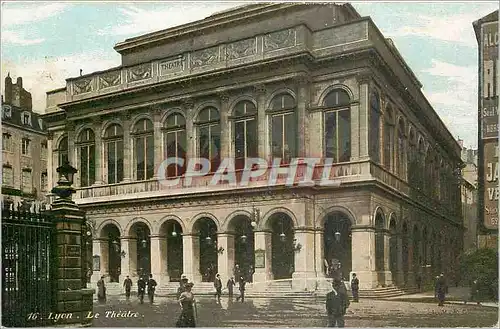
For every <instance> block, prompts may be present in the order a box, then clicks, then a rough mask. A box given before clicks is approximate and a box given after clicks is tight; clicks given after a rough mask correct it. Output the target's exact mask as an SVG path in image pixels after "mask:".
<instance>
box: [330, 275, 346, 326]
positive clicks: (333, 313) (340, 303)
mask: <svg viewBox="0 0 500 329" xmlns="http://www.w3.org/2000/svg"><path fill="white" fill-rule="evenodd" d="M332 288H333V289H332V291H330V292H329V293H328V294H327V295H326V312H327V314H328V327H339V328H343V327H344V315H345V314H346V312H347V308H348V307H349V298H348V297H347V289H346V287H345V285H344V282H342V280H341V279H339V278H334V279H333V282H332Z"/></svg>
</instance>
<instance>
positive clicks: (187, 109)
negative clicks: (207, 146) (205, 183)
mask: <svg viewBox="0 0 500 329" xmlns="http://www.w3.org/2000/svg"><path fill="white" fill-rule="evenodd" d="M182 107H183V108H184V113H185V115H186V147H187V149H186V161H189V159H191V158H194V157H195V156H196V140H195V139H196V138H195V137H196V134H195V131H194V130H195V126H194V120H195V118H194V117H193V116H194V102H193V100H192V99H186V100H185V101H184V103H183V105H182Z"/></svg>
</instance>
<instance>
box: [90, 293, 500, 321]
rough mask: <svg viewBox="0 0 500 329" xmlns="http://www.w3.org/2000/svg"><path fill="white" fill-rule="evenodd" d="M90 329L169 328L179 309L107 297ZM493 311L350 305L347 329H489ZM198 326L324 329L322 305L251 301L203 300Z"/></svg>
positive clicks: (167, 303)
mask: <svg viewBox="0 0 500 329" xmlns="http://www.w3.org/2000/svg"><path fill="white" fill-rule="evenodd" d="M106 311H115V312H117V311H131V313H135V312H137V315H138V317H137V318H135V317H129V318H110V317H108V318H106V317H105V312H106ZM94 313H99V314H100V316H99V318H97V319H94V322H93V325H94V326H95V327H118V326H119V327H174V326H175V321H176V320H177V316H178V314H179V305H178V304H177V303H176V302H175V301H174V299H173V298H167V297H159V298H157V299H156V300H155V303H154V305H149V304H146V303H145V304H143V305H140V304H139V303H138V301H137V300H136V299H135V298H131V301H130V302H127V301H125V300H124V299H123V297H111V298H110V299H108V301H107V304H105V305H100V304H95V306H94ZM497 321H498V308H494V307H487V306H476V305H461V304H446V305H445V306H444V307H438V306H437V305H435V304H434V303H432V304H431V303H422V302H398V301H382V300H361V301H360V303H352V304H351V307H350V309H349V311H348V314H347V316H346V326H347V327H493V326H494V325H495V324H496V323H497ZM197 325H198V326H202V327H234V326H238V327H259V326H267V327H324V326H326V319H325V311H324V301H322V300H320V299H311V298H309V299H303V300H300V299H280V298H266V299H264V298H255V299H248V300H245V303H241V302H239V303H237V302H232V303H229V302H228V299H227V298H224V299H223V300H222V305H218V304H216V303H215V300H214V299H211V298H208V297H199V298H198V323H197Z"/></svg>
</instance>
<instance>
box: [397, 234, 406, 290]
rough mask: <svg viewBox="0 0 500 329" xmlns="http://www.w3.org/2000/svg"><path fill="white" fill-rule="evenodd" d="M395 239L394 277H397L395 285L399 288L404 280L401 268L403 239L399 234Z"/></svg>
mask: <svg viewBox="0 0 500 329" xmlns="http://www.w3.org/2000/svg"><path fill="white" fill-rule="evenodd" d="M396 239H397V254H396V255H397V262H396V263H397V269H396V273H397V274H396V275H397V277H398V279H397V283H398V285H400V286H403V285H404V281H405V280H404V278H405V273H404V268H403V237H402V235H401V234H397V235H396Z"/></svg>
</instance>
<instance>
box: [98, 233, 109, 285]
mask: <svg viewBox="0 0 500 329" xmlns="http://www.w3.org/2000/svg"><path fill="white" fill-rule="evenodd" d="M99 247H100V249H101V262H100V265H101V276H105V277H106V279H109V243H108V239H107V238H102V239H100V240H99Z"/></svg>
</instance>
